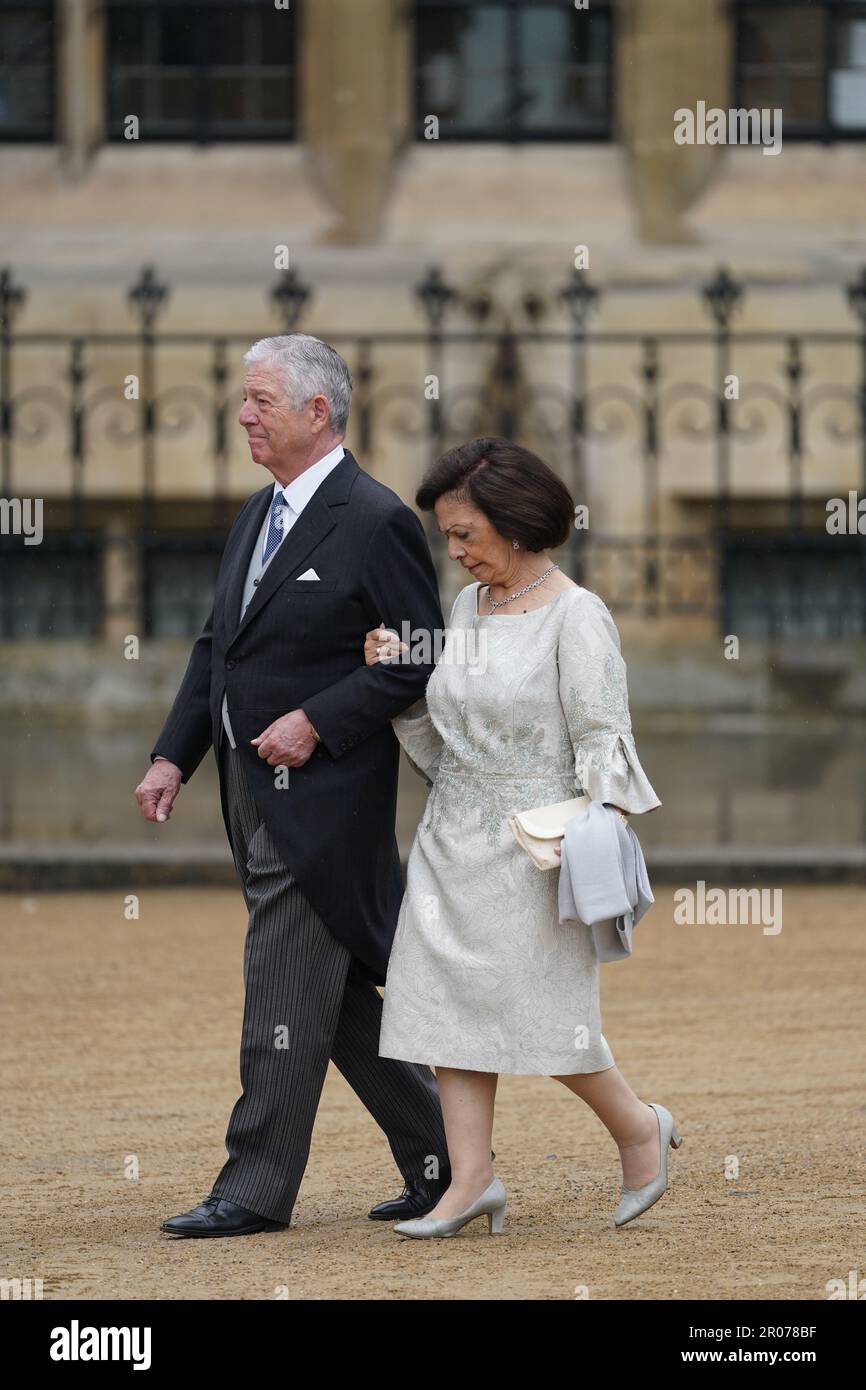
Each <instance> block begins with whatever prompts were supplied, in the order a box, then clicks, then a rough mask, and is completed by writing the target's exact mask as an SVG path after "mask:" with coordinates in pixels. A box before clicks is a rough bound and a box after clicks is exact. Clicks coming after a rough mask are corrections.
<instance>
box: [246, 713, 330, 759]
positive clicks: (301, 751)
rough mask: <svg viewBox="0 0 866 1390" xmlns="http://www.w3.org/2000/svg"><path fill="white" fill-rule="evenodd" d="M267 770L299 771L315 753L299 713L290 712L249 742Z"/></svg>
mask: <svg viewBox="0 0 866 1390" xmlns="http://www.w3.org/2000/svg"><path fill="white" fill-rule="evenodd" d="M250 742H251V743H252V745H253V747H254V748H256V749H258V754H259V757H260V758H264V759H265V761H266V762H267V764H268V766H269V767H303V766H304V763H306V762H309V760H310V758H311V757H312V756H313V753H314V752H315V749H316V739H315V738H314V737H313V734H312V731H311V729H310V721H309V719H308V718H307V716H306V715H305V714H304V711H303V710H302V709H293V710H291V712H290V713H289V714H284V715H282V716H281V718H279V719H275V720H274V722H273V724H269V725H268V727H267V728H266V729H265V730H264V731H263V732H262V733H260V734H259V736H258V738H254V739H251V740H250Z"/></svg>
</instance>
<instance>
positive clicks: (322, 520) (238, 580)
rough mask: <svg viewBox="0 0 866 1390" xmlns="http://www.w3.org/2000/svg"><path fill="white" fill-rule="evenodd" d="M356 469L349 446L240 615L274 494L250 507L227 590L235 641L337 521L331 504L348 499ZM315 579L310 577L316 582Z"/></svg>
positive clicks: (231, 631)
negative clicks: (255, 547)
mask: <svg viewBox="0 0 866 1390" xmlns="http://www.w3.org/2000/svg"><path fill="white" fill-rule="evenodd" d="M357 472H358V465H357V463H356V462H355V460H354V458H353V457H352V455H351V454H350V453H349V451H348V449H347V450H346V451H345V453H344V455H343V457H342V458H341V459H340V462H339V463H338V464H337V466H336V468H333V469H332V470H331V472H330V473H329V474H328V476H327V478H325V480H324V482H323V483H321V484H320V486H319V487H318V488H317V489H316V491H315V492H314V493H313V495H312V497H311V498H310V500H309V502H308V503H307V505H306V506H305V507H304V510H303V511H302V512H301V515H300V516H299V517H298V519H297V521H296V522H295V524H294V526H293V527H292V529H291V531H289V533H288V535H287V536H286V538H285V540H284V541H282V542H281V544H280V547H279V549H278V550H277V552H276V554H275V555H274V558H273V559H272V560H271V563H270V564H269V565H268V567H267V569H266V570H265V572H264V574H263V575H262V579H261V583H260V584H259V587H258V588H257V589H256V592H255V593H254V594H253V597H252V598H251V599H250V602H249V607H248V608H247V611H246V613H245V614H244V616H243V618H241V617H240V606H241V600H242V598H243V590H244V582H245V580H246V576H247V570H248V568H249V562H250V556H251V553H252V546H253V544H254V543H255V537H256V536H258V534H259V531H260V530H261V527H262V523H263V521H264V517H265V511H266V510H267V508H268V507H270V498H271V497H272V496H273V491H272V490H271V491H270V492H269V493H268V494H267V496H266V498H265V502H264V506H258V505H257V506H255V507H251V508H250V512H251V517H250V521H249V524H248V527H246V528H245V531H244V537H243V540H242V543H241V545H240V548H239V551H238V565H237V567H236V570H235V573H234V574H233V576H232V581H231V587H230V590H229V596H228V597H229V600H230V601H231V602H232V603H233V604H235V606H234V607H233V608H230V609H229V610H228V613H229V614H230V615H231V621H230V622H229V623H228V624H227V626H228V630H229V632H230V633H232V634H233V635H232V638H231V641H232V642H235V641H237V639H238V637H239V636H240V635H241V633H242V632H243V631H244V630H245V629H246V627H247V626H248V624H249V623H251V622H252V620H253V619H254V618H255V616H256V614H257V613H260V612H261V610H262V609H263V608H264V606H265V604H266V603H267V602H268V600H269V599H271V598H272V597H273V595H274V594H275V593H276V591H277V589H278V588H279V587H280V585H281V584H282V583H283V581H284V580H286V579H288V578H289V576H290V575H292V574H294V572H295V570H296V569H298V568H299V567H300V564H301V561H302V560H305V559H306V558H307V556H308V555H309V554H310V552H311V551H312V550H315V548H316V546H317V545H319V544H320V543H321V542H322V540H323V539H324V537H325V536H326V535H327V534H328V532H329V531H331V530H333V528H334V526H336V524H337V519H336V517H335V516H334V515H333V512H332V510H331V509H332V508H333V507H335V506H339V505H340V504H341V503H344V502H347V501H348V498H349V493H350V491H351V488H352V483H353V482H354V481H355V476H356V474H357ZM252 514H254V515H255V517H257V518H258V520H257V521H255V525H254V529H253V532H252V537H250V536H249V528H251V527H253V515H252ZM315 582H316V581H315V580H314V579H312V580H310V583H311V584H315Z"/></svg>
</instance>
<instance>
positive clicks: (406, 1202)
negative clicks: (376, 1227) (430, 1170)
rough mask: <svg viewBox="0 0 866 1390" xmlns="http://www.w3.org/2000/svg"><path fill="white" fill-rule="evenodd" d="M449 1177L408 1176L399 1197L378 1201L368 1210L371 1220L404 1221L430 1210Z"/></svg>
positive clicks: (447, 1182)
mask: <svg viewBox="0 0 866 1390" xmlns="http://www.w3.org/2000/svg"><path fill="white" fill-rule="evenodd" d="M450 1181H451V1178H450V1177H447V1178H410V1179H409V1181H408V1182H407V1184H406V1186H405V1187H404V1188H403V1191H402V1193H401V1194H400V1196H399V1197H393V1198H392V1199H391V1201H390V1202H380V1203H379V1205H378V1206H377V1207H374V1208H373V1210H372V1211H370V1212H368V1213H367V1215H368V1216H369V1218H370V1220H371V1221H406V1220H410V1219H411V1218H412V1217H413V1216H426V1215H427V1213H428V1211H432V1210H433V1208H434V1207H435V1205H436V1203H437V1202H438V1201H439V1199H440V1197H441V1196H442V1194H443V1193H444V1192H445V1191H446V1189H447V1187H448V1184H449V1183H450Z"/></svg>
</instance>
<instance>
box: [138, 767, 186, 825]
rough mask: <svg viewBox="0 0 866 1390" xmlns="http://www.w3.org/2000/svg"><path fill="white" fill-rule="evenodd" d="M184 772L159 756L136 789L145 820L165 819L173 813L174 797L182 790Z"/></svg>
mask: <svg viewBox="0 0 866 1390" xmlns="http://www.w3.org/2000/svg"><path fill="white" fill-rule="evenodd" d="M182 777H183V773H182V772H181V770H180V768H179V767H177V765H176V764H175V763H170V762H169V761H168V758H157V759H156V761H155V762H153V763H152V764H151V766H150V769H149V771H148V772H146V773H145V775H144V777H143V778H142V779H141V781H140V782H139V784H138V786H137V787H136V789H135V795H136V798H137V800H138V805H139V807H140V809H141V814H142V815H143V816H144V818H145V820H156V821H165V820H168V818H169V816H170V815H171V808H172V806H173V805H174V799H175V797H176V796H177V794H178V792H179V791H180V784H181V778H182Z"/></svg>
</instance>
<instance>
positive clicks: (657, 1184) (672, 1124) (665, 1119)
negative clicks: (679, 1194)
mask: <svg viewBox="0 0 866 1390" xmlns="http://www.w3.org/2000/svg"><path fill="white" fill-rule="evenodd" d="M649 1104H650V1106H651V1107H652V1109H653V1110H654V1111H655V1112H656V1117H657V1119H658V1122H659V1143H660V1146H661V1147H660V1154H661V1161H660V1163H659V1171H658V1173H657V1175H656V1176H655V1177H654V1178H653V1180H652V1182H648V1183H646V1185H645V1186H644V1187H624V1186H623V1187H620V1192H621V1193H622V1200H621V1201H620V1204H619V1206H618V1207H617V1209H616V1211H615V1212H614V1214H613V1220H614V1225H615V1226H625V1224H626V1223H627V1222H628V1221H633V1220H634V1218H635V1217H636V1216H640V1214H641V1212H644V1211H646V1210H647V1208H648V1207H651V1206H652V1205H653V1203H654V1202H657V1201H658V1199H659V1197H663V1196H664V1194H665V1192H666V1191H667V1187H668V1145H670V1147H671V1148H672V1149H678V1148H680V1147H681V1146H682V1142H683V1141H682V1139H681V1137H680V1133H679V1130H678V1129H677V1126H676V1121H675V1120H674V1117H673V1115H672V1114H671V1112H670V1111H669V1110H666V1109H665V1107H664V1106H663V1105H656V1104H654V1102H653V1101H650V1102H649Z"/></svg>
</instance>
